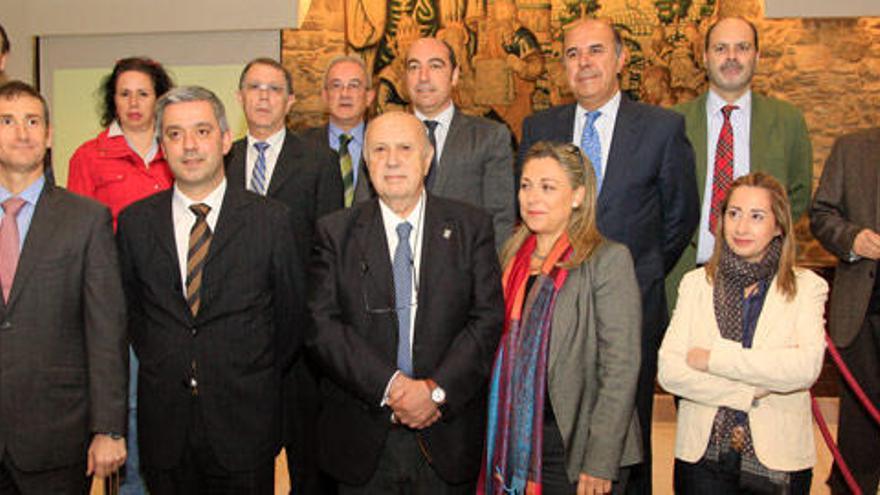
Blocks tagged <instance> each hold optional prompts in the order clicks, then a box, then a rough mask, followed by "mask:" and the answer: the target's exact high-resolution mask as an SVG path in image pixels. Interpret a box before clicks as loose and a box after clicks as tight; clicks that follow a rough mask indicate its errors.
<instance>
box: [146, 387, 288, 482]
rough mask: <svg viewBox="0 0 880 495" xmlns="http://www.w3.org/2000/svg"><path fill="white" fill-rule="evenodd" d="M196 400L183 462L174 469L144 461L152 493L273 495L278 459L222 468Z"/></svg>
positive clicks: (182, 458)
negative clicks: (252, 466)
mask: <svg viewBox="0 0 880 495" xmlns="http://www.w3.org/2000/svg"><path fill="white" fill-rule="evenodd" d="M193 401H194V404H193V407H192V408H190V409H191V411H192V416H191V418H190V426H189V428H188V431H187V439H186V447H185V448H184V452H183V456H182V457H181V460H180V463H179V464H178V465H177V466H175V467H173V468H171V469H156V468H154V467H152V466H149V465H147V464H142V465H143V471H144V479H145V481H146V483H147V489H148V490H149V492H150V495H274V493H275V459H266V461H265V462H263V463H261V464H260V465H259V466H258V467H257V468H255V469H253V470H249V471H229V470H228V469H226V468H225V467H223V466H222V465H221V464H220V461H218V460H217V457H216V456H215V455H214V451H213V449H212V448H211V445H210V443H209V442H208V439H207V436H206V432H205V422H204V417H203V416H202V410H201V404H200V403H199V401H198V399H197V398H193ZM142 433H143V434H147V435H148V434H149V433H147V432H142Z"/></svg>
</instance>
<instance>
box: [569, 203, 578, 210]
mask: <svg viewBox="0 0 880 495" xmlns="http://www.w3.org/2000/svg"><path fill="white" fill-rule="evenodd" d="M578 206H580V205H579V204H577V203H572V204H571V207H572V208H574V209H575V210H577V209H578Z"/></svg>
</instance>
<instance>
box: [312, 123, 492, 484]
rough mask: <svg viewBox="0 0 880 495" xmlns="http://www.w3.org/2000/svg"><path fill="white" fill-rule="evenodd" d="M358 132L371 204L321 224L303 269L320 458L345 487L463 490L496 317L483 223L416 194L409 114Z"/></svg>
mask: <svg viewBox="0 0 880 495" xmlns="http://www.w3.org/2000/svg"><path fill="white" fill-rule="evenodd" d="M366 140H367V142H366V149H365V153H366V160H367V168H368V170H369V173H370V179H371V180H372V183H373V185H374V187H375V188H376V191H377V194H378V199H373V200H370V201H367V202H364V203H359V204H357V205H356V206H354V207H352V208H350V209H346V210H345V211H340V212H337V213H334V214H332V215H329V216H327V217H324V218H323V219H322V220H320V221H319V222H318V238H317V241H316V253H315V257H314V258H313V260H312V266H311V280H312V283H313V286H312V288H311V294H310V296H309V308H310V310H311V313H312V317H313V319H314V322H315V325H314V328H313V331H312V333H311V334H310V336H309V338H308V340H307V342H308V345H309V348H310V350H311V351H314V354H315V356H316V357H317V360H318V362H319V364H320V365H321V367H322V370H323V371H324V379H323V380H322V383H321V390H322V392H323V401H324V402H323V407H322V410H321V416H320V420H319V422H318V429H319V435H320V437H321V439H322V442H321V444H320V446H319V449H318V452H317V454H318V457H319V460H320V462H321V467H322V468H323V469H324V470H326V471H327V472H328V473H330V474H331V475H332V476H333V477H334V478H336V479H337V480H338V481H339V489H340V493H342V494H390V493H425V494H428V493H430V494H434V493H438V494H458V493H462V494H464V493H467V494H471V493H473V491H474V488H475V487H474V484H475V481H476V477H477V475H478V472H479V469H480V456H481V454H482V449H483V435H484V428H485V416H486V384H487V383H486V382H487V378H488V376H489V373H490V367H491V363H492V359H493V357H494V355H495V349H496V346H497V344H498V339H499V337H500V334H501V329H502V325H503V316H504V315H503V312H504V308H503V301H502V294H501V283H500V280H501V279H500V277H501V274H500V269H499V266H498V260H497V257H496V254H495V247H494V242H493V236H492V222H491V219H490V217H489V215H487V214H486V213H484V212H482V211H481V210H479V209H477V208H474V207H472V206H469V205H466V204H463V203H459V202H457V201H451V200H448V199H443V198H440V197H437V196H434V195H432V194H430V193H426V192H425V190H424V185H423V184H424V177H425V174H426V173H427V171H428V168H429V166H430V163H431V153H432V150H431V147H430V145H429V143H428V140H427V137H426V134H425V132H424V128H423V127H422V124H421V123H420V122H419V120H418V119H416V118H415V117H413V116H412V115H409V114H405V113H401V112H389V113H386V114H383V115H382V116H380V117H378V118H376V119H374V120H373V121H371V122H370V124H369V126H368V127H367V135H366Z"/></svg>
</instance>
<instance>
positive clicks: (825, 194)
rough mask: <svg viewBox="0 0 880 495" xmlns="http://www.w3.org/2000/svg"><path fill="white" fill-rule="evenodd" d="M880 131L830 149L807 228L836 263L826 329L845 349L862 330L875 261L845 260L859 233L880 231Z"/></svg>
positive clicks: (842, 140) (839, 142)
mask: <svg viewBox="0 0 880 495" xmlns="http://www.w3.org/2000/svg"><path fill="white" fill-rule="evenodd" d="M878 161H880V127H878V128H874V129H868V130H865V131H860V132H856V133H853V134H848V135H846V136H842V137H840V138H839V139H838V140H837V141H836V142H835V143H834V147H833V148H832V150H831V154H830V155H829V156H828V160H827V161H826V162H825V168H824V170H823V171H822V178H821V180H820V181H819V188H818V189H816V197H815V199H814V200H813V208H812V209H811V210H810V229H811V230H812V231H813V236H815V237H816V239H817V240H818V241H819V242H820V243H822V246H823V247H824V248H825V249H827V250H828V251H830V252H831V253H832V254H834V255H835V256H837V257H838V258H839V259H840V262H839V263H838V264H837V269H836V270H835V273H834V290H833V291H831V311H830V315H829V329H830V332H831V338H832V339H833V340H834V343H835V344H836V345H838V346H840V347H846V346H848V345H849V344H851V343H852V341H853V340H854V339H855V338H856V336H857V335H858V333H859V329H860V328H861V327H862V322H863V321H864V319H865V313H866V312H867V310H868V303H869V302H870V300H871V292H872V290H873V289H874V273H875V272H876V270H877V262H876V261H873V260H869V259H859V260H856V261H852V262H850V261H849V253H850V250H851V249H852V246H853V241H854V240H855V238H856V235H857V234H858V233H859V232H861V231H862V229H865V228H869V229H873V230H875V231H877V230H880V207H878V205H880V187H878V182H880V165H878Z"/></svg>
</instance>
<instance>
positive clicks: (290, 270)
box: [118, 187, 305, 470]
mask: <svg viewBox="0 0 880 495" xmlns="http://www.w3.org/2000/svg"><path fill="white" fill-rule="evenodd" d="M172 194H173V189H171V190H168V191H164V192H161V193H158V194H156V195H153V196H151V197H149V198H147V199H144V200H142V201H139V202H137V203H135V204H133V205H132V206H130V207H128V208H126V209H125V210H124V211H123V212H122V214H121V215H120V216H119V225H118V243H119V250H120V257H121V263H122V274H123V282H124V286H125V293H126V297H127V300H128V308H129V333H130V335H131V338H132V343H133V346H134V349H135V352H136V353H137V355H138V358H139V359H140V368H139V373H138V430H139V432H138V433H139V435H138V439H139V445H140V449H141V451H140V452H141V462H142V463H143V465H144V466H149V467H155V468H170V467H173V466H175V465H177V464H178V462H179V461H180V456H181V453H182V452H183V449H184V446H185V443H186V436H187V435H186V431H187V428H188V425H189V419H190V413H191V407H192V405H193V397H192V395H191V390H190V389H189V387H188V384H187V382H188V378H189V376H190V366H191V364H190V363H191V362H192V361H193V360H194V359H195V361H196V363H197V369H198V372H197V379H198V384H199V386H198V389H199V395H198V399H197V400H198V403H199V405H200V407H201V408H202V413H203V415H204V421H205V429H206V431H207V438H208V442H209V443H210V444H211V447H212V449H213V451H214V454H215V455H216V457H217V459H218V460H219V462H220V463H221V464H222V465H223V466H224V467H226V468H227V469H229V470H247V469H253V468H254V467H255V466H256V465H258V464H259V463H262V462H266V461H267V460H268V461H270V462H271V459H272V458H274V456H275V455H276V454H277V453H278V451H279V449H280V446H281V375H282V372H283V371H284V370H285V369H286V368H287V367H288V366H289V365H290V363H291V362H292V360H293V357H294V353H295V351H296V349H297V345H298V343H299V339H300V334H299V332H301V331H302V327H303V326H304V323H303V321H304V319H305V316H304V309H305V308H304V305H303V302H304V289H303V285H304V280H303V279H304V276H303V274H302V272H301V271H300V266H301V265H300V262H299V260H298V257H297V253H296V244H295V243H294V239H293V235H292V234H291V232H290V229H289V227H288V226H289V225H290V219H289V215H288V211H287V208H286V207H285V206H284V205H282V204H280V203H278V202H276V201H273V200H270V199H266V198H263V197H261V196H258V195H256V194H253V193H250V192H248V191H245V190H243V189H238V188H234V187H227V189H226V194H225V196H224V198H223V206H222V207H221V209H220V215H219V218H218V221H217V226H216V229H215V232H214V236H213V239H212V241H211V246H210V247H209V251H208V255H207V258H206V260H205V266H204V269H203V273H202V293H201V301H202V302H201V308H200V310H199V313H198V316H196V317H195V318H193V316H192V314H191V313H190V311H189V308H188V307H187V305H186V301H185V298H184V291H183V287H182V286H183V284H182V282H181V280H180V268H179V265H178V256H177V250H176V247H175V240H174V230H173V229H174V227H173V224H172V207H171V202H172Z"/></svg>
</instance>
